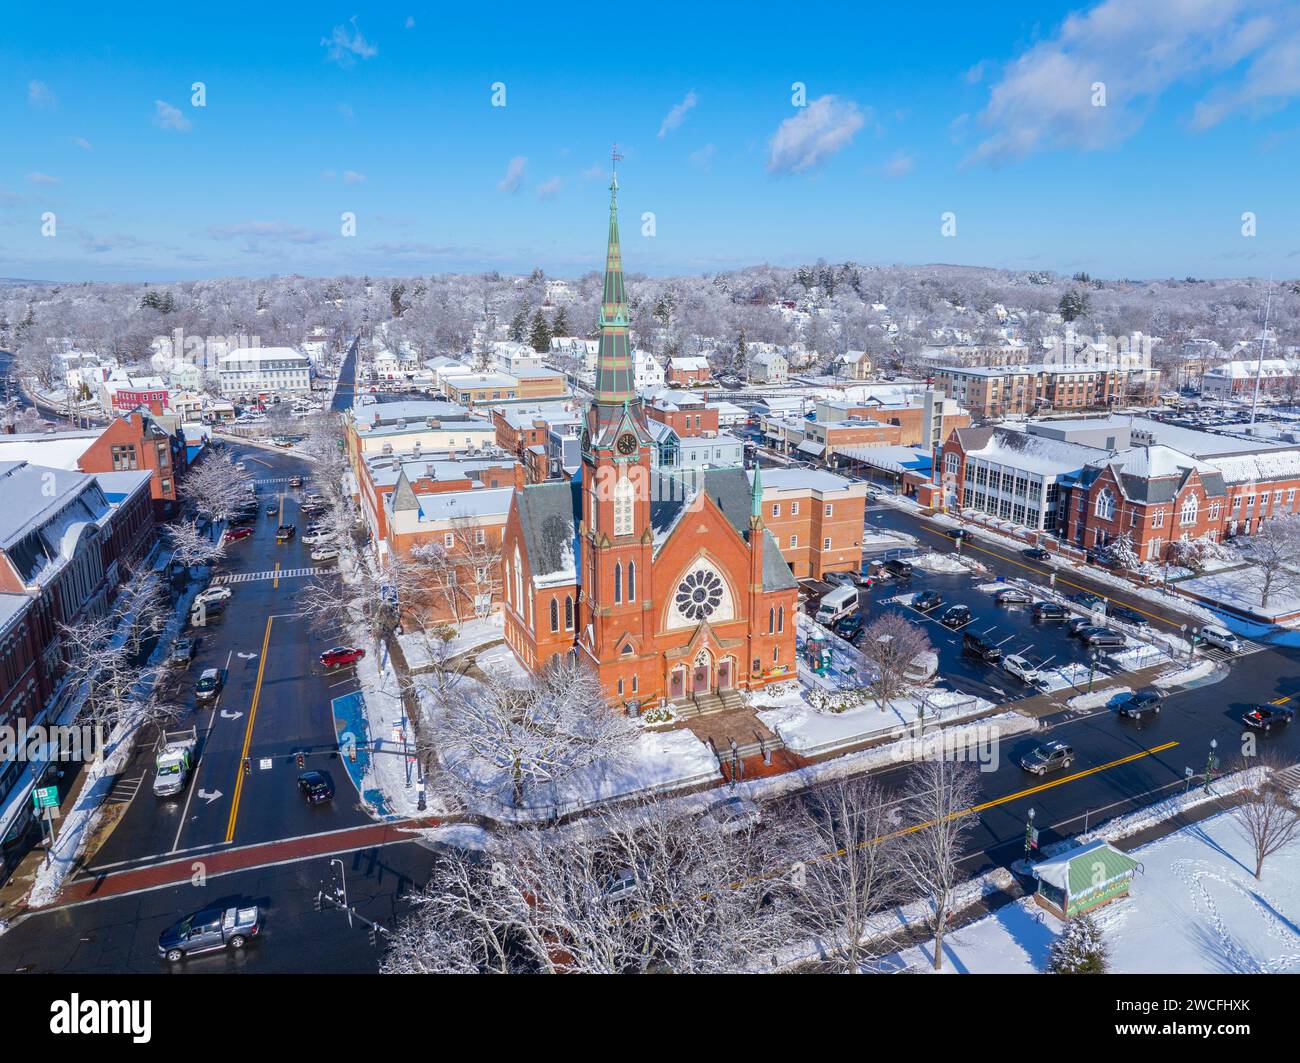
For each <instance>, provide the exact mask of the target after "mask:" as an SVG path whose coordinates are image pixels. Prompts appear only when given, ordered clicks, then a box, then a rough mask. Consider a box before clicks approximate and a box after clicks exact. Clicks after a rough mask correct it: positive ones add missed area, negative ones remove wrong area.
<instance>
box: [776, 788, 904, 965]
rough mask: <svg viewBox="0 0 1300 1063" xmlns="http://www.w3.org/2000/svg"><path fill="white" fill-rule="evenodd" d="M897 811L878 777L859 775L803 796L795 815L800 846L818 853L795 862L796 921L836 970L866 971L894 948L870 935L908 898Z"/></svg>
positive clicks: (793, 829) (791, 823)
mask: <svg viewBox="0 0 1300 1063" xmlns="http://www.w3.org/2000/svg"><path fill="white" fill-rule="evenodd" d="M894 811H897V809H896V808H894V807H893V806H891V805H890V804H889V803H888V801H887V798H886V796H885V793H884V791H883V790H882V789H881V787H880V786H879V784H878V783H876V782H875V781H874V780H873V779H871V778H869V777H867V776H858V777H856V778H853V779H846V780H840V781H837V782H834V783H831V784H830V785H827V786H823V787H819V788H818V789H816V790H813V791H810V792H809V793H807V794H804V795H802V796H801V797H799V798H797V799H796V800H795V803H794V805H793V810H792V815H791V817H790V819H789V820H788V821H787V829H788V830H789V832H790V837H791V838H792V839H797V842H798V846H799V850H801V851H803V852H806V853H810V854H814V855H811V856H810V857H808V858H807V859H805V860H801V861H798V862H796V863H795V865H794V874H793V875H792V883H793V887H794V889H793V893H794V896H795V898H796V902H797V905H796V906H797V909H798V911H797V915H796V920H797V922H798V924H799V927H800V929H802V930H804V931H805V932H807V933H811V934H813V935H814V936H815V937H816V938H817V940H818V942H819V944H820V945H821V946H822V948H823V950H824V955H825V958H826V960H827V962H828V963H829V964H830V965H831V966H832V968H833V969H835V970H839V971H844V972H847V973H862V972H864V971H865V970H867V969H868V965H869V963H870V961H871V960H873V959H875V958H876V957H878V956H880V955H882V954H883V953H884V952H887V951H889V948H890V947H891V946H890V943H889V941H888V939H886V938H883V937H882V938H876V939H874V940H869V936H870V933H871V931H872V930H873V920H874V919H875V917H877V916H879V914H880V913H881V911H883V910H884V909H886V908H888V907H889V906H890V905H891V904H893V903H895V902H896V901H897V900H898V899H899V897H900V887H901V882H902V875H901V871H900V868H899V861H898V853H897V849H898V844H897V842H896V841H895V840H894V838H893V837H892V836H891V835H892V834H893V831H894V826H895V825H894V823H893V822H892V820H891V812H894Z"/></svg>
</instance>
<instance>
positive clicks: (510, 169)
mask: <svg viewBox="0 0 1300 1063" xmlns="http://www.w3.org/2000/svg"><path fill="white" fill-rule="evenodd" d="M527 168H528V158H527V156H524V155H516V156H515V157H514V158H513V159H511V160H510V163H509V165H508V166H506V175H505V177H503V178H501V180H500V181H498V182H497V188H499V189H500V190H501V191H502V192H505V193H507V194H508V195H513V194H514V193H515V192H517V191H519V186H520V185H521V184H523V180H524V171H525V170H527Z"/></svg>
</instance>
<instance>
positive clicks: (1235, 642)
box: [1200, 624, 1241, 653]
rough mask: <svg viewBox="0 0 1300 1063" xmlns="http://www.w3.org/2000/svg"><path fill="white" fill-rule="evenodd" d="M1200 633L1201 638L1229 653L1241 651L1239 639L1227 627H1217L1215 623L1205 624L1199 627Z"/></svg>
mask: <svg viewBox="0 0 1300 1063" xmlns="http://www.w3.org/2000/svg"><path fill="white" fill-rule="evenodd" d="M1200 635H1201V639H1202V640H1203V641H1204V642H1207V643H1209V644H1210V645H1211V646H1216V647H1218V648H1219V649H1221V650H1227V651H1228V652H1229V653H1240V652H1241V640H1240V639H1238V638H1237V636H1236V635H1234V634H1233V633H1232V632H1231V631H1229V630H1228V629H1227V628H1222V627H1219V626H1218V625H1217V624H1206V625H1205V626H1204V627H1203V628H1201V631H1200Z"/></svg>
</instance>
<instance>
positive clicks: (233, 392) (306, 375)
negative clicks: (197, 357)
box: [218, 347, 311, 398]
mask: <svg viewBox="0 0 1300 1063" xmlns="http://www.w3.org/2000/svg"><path fill="white" fill-rule="evenodd" d="M219 365H220V367H219V369H218V379H219V381H220V387H221V394H222V395H224V396H226V397H227V398H238V397H239V396H245V397H248V398H253V397H256V396H258V395H306V394H308V393H310V391H311V362H310V360H309V359H308V358H307V356H306V355H303V354H299V353H298V352H297V351H295V350H294V349H293V348H292V347H241V348H239V349H238V350H234V351H231V352H230V353H229V354H227V355H226V356H225V357H223V358H222V359H221V361H220V363H219Z"/></svg>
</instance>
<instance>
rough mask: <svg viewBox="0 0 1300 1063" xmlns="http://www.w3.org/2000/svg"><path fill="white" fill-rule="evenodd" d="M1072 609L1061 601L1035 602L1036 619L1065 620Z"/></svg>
mask: <svg viewBox="0 0 1300 1063" xmlns="http://www.w3.org/2000/svg"><path fill="white" fill-rule="evenodd" d="M1069 615H1070V611H1069V610H1068V609H1066V608H1065V606H1063V605H1062V604H1061V603H1060V602H1034V619H1035V620H1064V619H1065V618H1066V617H1067V616H1069Z"/></svg>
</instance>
